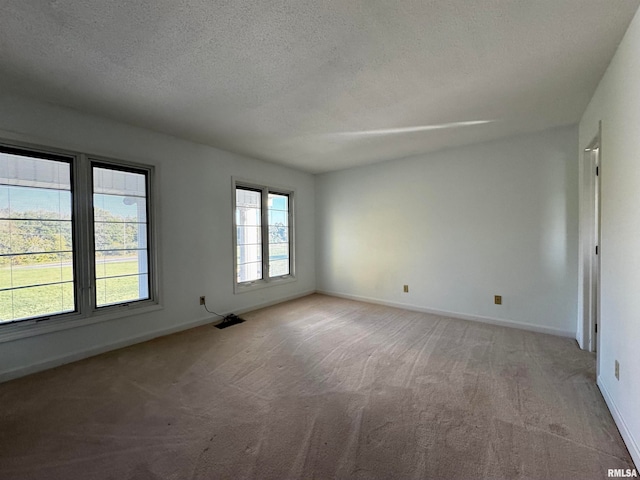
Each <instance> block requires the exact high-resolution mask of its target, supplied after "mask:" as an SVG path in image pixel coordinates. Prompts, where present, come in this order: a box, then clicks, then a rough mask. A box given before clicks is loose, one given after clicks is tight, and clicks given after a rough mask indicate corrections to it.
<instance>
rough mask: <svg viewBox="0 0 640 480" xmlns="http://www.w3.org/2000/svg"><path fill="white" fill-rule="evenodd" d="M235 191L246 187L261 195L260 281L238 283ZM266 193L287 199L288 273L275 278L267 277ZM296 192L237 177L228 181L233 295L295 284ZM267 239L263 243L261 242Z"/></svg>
mask: <svg viewBox="0 0 640 480" xmlns="http://www.w3.org/2000/svg"><path fill="white" fill-rule="evenodd" d="M236 188H247V189H252V190H259V191H261V192H262V205H261V208H260V210H261V211H260V215H261V229H262V230H261V231H262V235H261V238H262V273H263V275H262V278H261V279H258V280H253V281H250V282H238V254H237V252H238V237H237V235H238V233H237V232H238V230H237V227H238V225H237V223H236ZM269 193H273V194H281V195H288V196H289V211H288V223H289V224H288V227H289V273H288V274H287V275H281V276H278V277H269V242H268V238H269V210H268V207H267V208H265V207H266V206H267V205H268V201H269ZM295 197H296V191H295V189H294V188H290V187H282V186H274V185H265V184H263V183H259V182H255V181H251V180H245V179H241V178H237V177H232V178H231V217H232V225H233V228H232V241H233V243H232V245H233V255H232V256H233V293H235V294H238V293H245V292H249V291H253V290H258V289H261V288H266V287H272V286H275V285H283V284H285V283H290V282H294V281H296V255H295V252H296V248H295V245H296V242H295V236H296V227H295V203H296V199H295ZM265 239H267V241H265Z"/></svg>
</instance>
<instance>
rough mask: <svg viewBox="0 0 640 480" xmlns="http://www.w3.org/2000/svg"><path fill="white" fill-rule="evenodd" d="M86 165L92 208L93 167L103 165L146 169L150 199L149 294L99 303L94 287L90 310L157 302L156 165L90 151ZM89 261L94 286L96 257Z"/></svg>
mask: <svg viewBox="0 0 640 480" xmlns="http://www.w3.org/2000/svg"><path fill="white" fill-rule="evenodd" d="M86 164H87V168H88V170H89V172H88V173H89V177H90V178H89V182H90V183H88V184H87V185H88V186H89V188H90V203H91V207H92V209H93V167H94V166H96V167H100V166H103V167H105V168H110V167H112V168H113V169H114V170H120V171H124V172H131V173H140V172H145V176H146V185H145V186H146V193H147V195H146V201H147V211H146V215H147V275H148V279H149V298H145V299H142V300H131V301H129V302H122V303H116V304H111V305H103V306H98V305H97V301H96V292H95V291H92V292H91V294H90V301H91V310H92V311H93V312H104V311H107V310H111V309H114V308H117V309H120V308H123V307H124V306H131V305H134V304H137V305H142V304H145V303H153V304H155V303H158V302H157V298H158V293H157V291H158V289H157V275H156V266H157V256H156V255H154V253H155V252H156V248H155V245H156V237H157V235H156V232H155V229H154V226H155V223H156V222H155V215H154V213H153V212H154V205H155V202H156V200H155V199H156V197H155V194H154V192H153V186H154V185H155V181H154V167H153V166H151V165H140V164H136V163H134V162H123V161H120V160H114V159H111V158H104V157H99V156H97V155H88V156H87V162H86ZM89 215H90V217H91V218H90V219H89V224H90V225H91V226H93V212H89ZM88 230H89V232H88V233H89V245H88V247H89V249H88V250H87V251H88V252H89V253H90V256H91V258H92V259H94V258H95V253H96V252H95V228H88ZM88 263H89V270H90V271H89V279H91V281H92V286H93V289H95V283H94V282H95V281H96V271H95V268H96V265H95V261H90V262H88Z"/></svg>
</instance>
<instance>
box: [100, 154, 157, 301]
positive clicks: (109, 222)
mask: <svg viewBox="0 0 640 480" xmlns="http://www.w3.org/2000/svg"><path fill="white" fill-rule="evenodd" d="M92 170H93V237H94V246H95V248H94V252H95V282H96V288H95V301H96V307H105V306H107V305H114V304H118V303H128V302H135V301H140V300H148V299H149V298H150V296H149V292H150V290H151V287H150V283H149V282H150V277H149V248H148V245H147V239H148V238H149V233H148V229H149V223H148V221H147V218H148V217H149V214H148V208H149V202H148V196H147V191H148V184H149V179H148V172H147V171H145V170H136V169H132V168H128V167H127V168H123V167H117V166H113V165H106V164H95V163H94V164H93V165H92Z"/></svg>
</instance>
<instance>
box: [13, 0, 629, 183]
mask: <svg viewBox="0 0 640 480" xmlns="http://www.w3.org/2000/svg"><path fill="white" fill-rule="evenodd" d="M639 4H640V0H446V1H445V0H429V1H426V0H415V1H400V0H397V1H389V0H360V1H356V0H336V1H321V0H298V1H294V0H289V1H286V0H269V1H257V0H228V1H218V0H216V1H212V0H180V1H178V0H164V1H158V0H137V1H135V2H109V1H104V0H83V1H77V0H49V1H43V0H20V1H12V0H0V8H1V15H0V88H2V89H4V90H10V91H13V92H16V93H19V94H23V95H27V96H33V97H37V98H40V99H42V100H45V101H48V102H52V103H56V104H59V105H63V106H69V107H73V108H76V109H79V110H82V111H86V112H90V113H94V114H98V115H102V116H106V117H109V118H113V119H117V120H120V121H124V122H128V123H131V124H134V125H139V126H144V127H147V128H150V129H153V130H157V131H161V132H165V133H168V134H171V135H175V136H177V137H182V138H185V139H189V140H194V141H197V142H201V143H205V144H209V145H213V146H216V147H219V148H223V149H227V150H230V151H234V152H238V153H242V154H246V155H249V156H252V157H255V158H259V159H263V160H268V161H272V162H276V163H280V164H284V165H289V166H293V167H296V168H299V169H303V170H306V171H309V172H324V171H329V170H334V169H340V168H346V167H350V166H355V165H362V164H366V163H373V162H378V161H381V160H386V159H392V158H399V157H404V156H407V155H412V154H417V153H423V152H429V151H434V150H438V149H442V148H446V147H451V146H457V145H464V144H470V143H474V142H478V141H484V140H489V139H495V138H500V137H503V136H507V135H513V134H517V133H524V132H529V131H537V130H541V129H544V128H549V127H553V126H558V125H566V124H573V123H576V122H577V121H578V120H579V118H580V116H581V114H582V112H583V111H584V108H585V107H586V105H587V103H588V101H589V99H590V97H591V95H592V94H593V92H594V90H595V87H596V86H597V84H598V81H599V80H600V78H601V76H602V74H603V73H604V71H605V69H606V67H607V65H608V63H609V61H610V59H611V57H612V56H613V53H614V51H615V49H616V47H617V45H618V43H619V42H620V40H621V38H622V36H623V34H624V32H625V30H626V28H627V26H628V24H629V22H630V21H631V18H632V16H633V14H634V12H635V11H636V9H637V8H638V5H639ZM480 120H494V121H493V122H490V123H472V124H469V125H465V126H456V125H450V124H455V123H456V122H473V121H480ZM442 124H447V125H444V126H446V127H448V128H435V129H434V128H423V129H419V128H412V129H410V130H409V131H407V132H403V131H402V130H398V129H402V128H405V127H420V126H425V127H429V126H434V125H442ZM389 129H391V131H389V132H385V131H382V132H368V131H370V130H389ZM363 131H364V132H363Z"/></svg>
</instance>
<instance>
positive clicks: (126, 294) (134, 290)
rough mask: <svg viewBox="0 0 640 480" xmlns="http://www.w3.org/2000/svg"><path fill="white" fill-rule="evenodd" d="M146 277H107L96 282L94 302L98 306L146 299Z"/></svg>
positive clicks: (147, 295) (147, 282)
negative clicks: (95, 301)
mask: <svg viewBox="0 0 640 480" xmlns="http://www.w3.org/2000/svg"><path fill="white" fill-rule="evenodd" d="M148 284H149V279H148V275H130V276H127V277H107V278H102V279H98V280H96V300H97V302H98V305H100V306H105V305H113V304H117V303H125V302H132V301H136V300H140V299H141V298H148V297H149V292H148V290H146V291H145V290H144V288H146V286H147V285H148Z"/></svg>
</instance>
